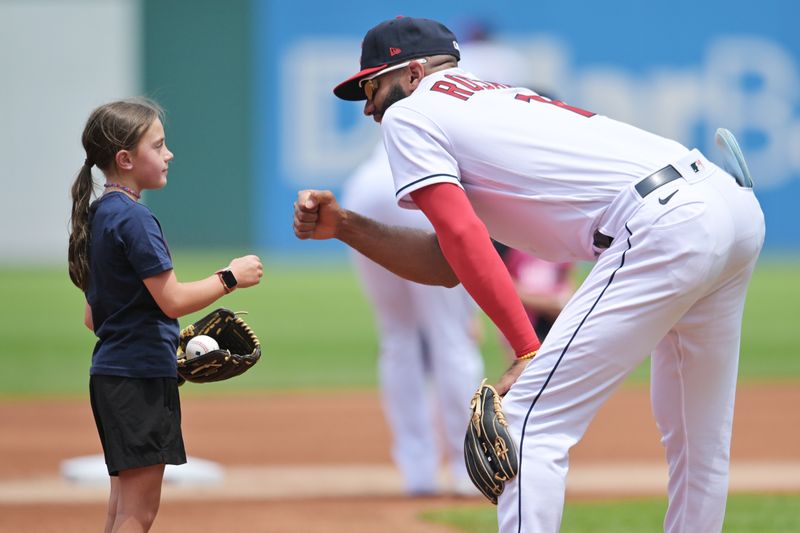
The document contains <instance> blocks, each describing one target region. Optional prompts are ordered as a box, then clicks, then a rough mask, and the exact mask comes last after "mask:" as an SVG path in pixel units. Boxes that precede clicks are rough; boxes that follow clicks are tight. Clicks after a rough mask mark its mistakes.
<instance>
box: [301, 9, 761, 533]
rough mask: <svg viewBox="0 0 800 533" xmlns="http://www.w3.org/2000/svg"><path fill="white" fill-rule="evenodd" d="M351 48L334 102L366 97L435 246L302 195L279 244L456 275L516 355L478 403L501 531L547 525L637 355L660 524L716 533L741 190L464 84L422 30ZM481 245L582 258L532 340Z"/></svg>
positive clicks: (576, 120)
mask: <svg viewBox="0 0 800 533" xmlns="http://www.w3.org/2000/svg"><path fill="white" fill-rule="evenodd" d="M361 54H362V55H361V70H360V71H359V72H358V73H357V74H355V75H353V76H351V77H350V78H349V79H347V80H346V81H344V82H343V83H341V84H340V85H338V86H337V87H336V88H335V89H334V93H335V94H336V95H337V96H339V97H340V98H344V99H348V100H366V103H365V105H364V113H365V114H366V115H367V116H371V117H372V118H373V119H374V120H376V121H378V122H380V123H381V125H382V127H381V128H382V132H383V138H384V143H385V146H386V149H387V153H388V154H389V161H390V163H391V167H392V174H393V177H394V182H395V189H396V197H397V200H398V202H399V203H400V204H401V205H404V206H408V207H417V208H419V209H421V210H422V211H423V212H424V213H425V214H426V216H427V217H428V219H429V220H430V221H431V223H432V225H433V227H434V229H435V234H426V233H425V232H424V231H420V230H417V231H409V230H406V229H402V228H394V227H387V226H384V225H381V224H378V223H376V222H375V221H373V220H371V219H369V218H366V217H363V216H360V215H358V214H356V213H353V212H352V211H347V210H344V209H342V208H341V207H339V205H338V203H337V202H336V199H335V197H334V196H333V195H332V194H331V193H330V192H329V191H313V190H306V191H301V192H300V193H299V194H298V199H297V203H296V204H295V234H296V235H297V236H298V237H299V238H301V239H308V238H314V239H325V238H338V239H340V240H341V241H343V242H345V243H346V244H348V245H350V246H351V247H353V248H355V249H357V250H358V251H360V252H361V253H363V254H364V255H366V256H367V257H370V258H371V259H373V260H375V261H377V262H379V263H381V264H382V265H384V266H386V267H387V268H389V269H391V270H393V271H394V272H396V273H398V274H399V275H402V276H404V277H406V278H408V279H413V280H416V281H422V282H425V283H439V284H444V285H453V284H456V283H458V282H459V281H460V282H461V283H462V284H463V285H464V287H465V288H466V289H467V291H468V292H469V293H470V294H471V295H472V297H473V298H474V299H475V301H476V302H477V303H478V305H480V306H481V308H483V310H484V311H485V312H486V313H487V315H488V316H489V317H490V318H491V319H492V320H493V321H494V322H495V324H497V326H498V327H499V329H500V330H501V331H502V332H503V334H504V335H505V337H506V338H507V340H508V341H509V343H510V344H511V346H512V347H513V348H514V351H515V353H516V354H517V357H518V359H517V360H516V361H514V362H513V363H512V365H511V367H510V368H509V369H508V370H507V371H506V373H505V374H504V375H503V376H502V377H501V379H500V381H499V382H498V384H497V389H498V392H499V393H500V394H504V393H505V399H504V400H503V408H504V411H506V415H507V420H508V423H509V426H510V431H511V434H512V436H513V437H514V438H515V439H516V442H517V445H518V450H519V457H520V464H519V474H518V475H517V477H516V478H514V479H513V480H512V481H510V482H508V483H507V484H506V487H505V491H504V492H503V493H502V495H501V496H500V498H499V502H498V523H499V527H500V530H501V531H536V532H541V531H557V530H558V529H559V525H560V521H561V513H562V507H563V499H564V483H565V477H566V474H567V469H568V453H569V449H570V448H571V447H572V446H573V445H575V443H577V442H578V441H579V440H580V438H581V437H582V436H583V434H584V432H585V430H586V427H587V426H588V424H589V422H590V421H591V419H592V417H593V416H594V415H595V413H596V412H597V410H598V409H599V408H600V406H601V405H602V404H603V402H604V401H605V400H606V399H607V398H608V397H609V395H610V394H611V393H612V392H613V391H614V390H615V389H616V387H617V386H618V385H619V384H620V383H621V382H622V381H623V380H624V378H625V376H626V375H627V374H628V373H629V372H630V371H631V370H632V369H634V368H635V367H636V366H637V365H638V364H639V363H640V362H641V361H642V360H643V359H644V358H645V357H646V356H647V354H648V353H651V354H652V369H651V375H652V383H651V387H652V390H651V395H652V404H653V412H654V414H655V418H656V422H657V425H658V428H659V430H660V431H661V434H662V442H663V444H664V447H665V450H666V457H667V461H668V463H669V485H668V492H669V507H668V510H667V513H666V517H665V521H664V529H665V530H666V531H670V532H676V531H702V532H711V531H720V529H721V528H722V523H723V518H724V514H725V501H726V493H727V486H728V466H729V449H730V437H731V425H732V420H733V405H734V395H735V388H736V375H737V366H738V364H737V363H738V354H739V340H740V333H741V320H742V311H743V307H744V300H745V292H746V289H747V285H748V283H749V280H750V277H751V274H752V271H753V268H754V266H755V263H756V259H757V257H758V254H759V252H760V250H761V246H762V244H763V240H764V218H763V213H762V211H761V208H760V206H759V204H758V201H757V200H756V198H755V196H754V194H753V191H752V189H751V188H750V187H749V184H750V182H749V180H747V179H745V178H746V176H737V177H734V176H732V175H731V174H728V173H727V172H725V171H724V170H722V169H721V168H719V167H718V166H717V165H715V164H713V163H712V162H710V161H709V160H708V159H706V157H705V156H704V155H703V154H702V153H700V152H699V151H698V150H696V149H688V148H686V147H684V146H682V145H681V144H679V143H677V142H675V141H672V140H669V139H665V138H663V137H660V136H658V135H654V134H652V133H648V132H646V131H642V130H640V129H638V128H635V127H633V126H630V125H628V124H624V123H621V122H618V121H615V120H612V119H611V118H608V117H605V116H601V115H597V114H595V113H592V112H591V111H588V110H584V109H581V108H578V107H573V106H571V105H568V104H566V103H564V102H560V101H557V100H550V99H547V98H544V97H542V96H539V95H538V94H536V93H535V92H533V91H531V90H528V89H525V88H520V87H509V86H507V85H505V84H503V83H501V82H498V81H496V80H482V79H481V78H480V76H479V74H478V73H475V74H473V73H470V72H466V71H463V70H461V69H459V68H458V59H459V50H458V43H457V42H456V40H455V38H454V37H453V35H452V33H451V32H450V31H449V30H448V29H447V28H446V27H444V26H443V25H441V24H440V23H437V22H435V21H431V20H425V19H414V18H398V19H393V20H389V21H385V22H383V23H381V24H379V25H378V26H376V27H375V28H373V29H371V30H370V31H369V32H368V33H367V35H366V37H365V38H364V42H363V48H362V52H361ZM737 178H739V179H738V180H737ZM489 235H491V236H492V237H494V238H495V239H497V240H498V241H500V242H502V243H504V244H506V245H508V246H511V247H514V248H518V249H521V250H524V251H528V252H531V253H533V254H535V255H537V256H539V257H541V258H543V259H548V260H552V261H573V260H591V259H595V260H596V263H595V265H594V267H593V269H592V270H591V272H590V273H589V274H588V276H587V278H586V280H585V281H584V282H583V284H582V285H581V287H580V288H579V289H578V290H577V292H576V293H575V295H574V296H573V297H572V299H570V301H569V303H568V304H567V305H566V307H565V308H564V310H563V311H562V312H561V314H560V315H559V317H558V318H557V319H556V321H555V324H554V325H553V328H552V329H551V330H550V333H549V334H548V336H547V338H546V339H545V342H544V344H543V345H541V346H540V344H539V340H538V339H537V338H536V335H535V333H534V332H533V329H532V327H531V325H530V322H529V321H528V319H527V317H526V315H525V311H524V309H523V307H522V304H521V303H520V300H519V298H518V297H517V296H516V294H515V293H514V286H513V284H512V282H511V279H510V277H509V274H508V271H507V270H506V269H505V267H504V266H503V263H502V261H501V260H500V258H499V257H498V255H497V253H496V252H495V250H494V248H493V247H492V244H491V240H490V237H489Z"/></svg>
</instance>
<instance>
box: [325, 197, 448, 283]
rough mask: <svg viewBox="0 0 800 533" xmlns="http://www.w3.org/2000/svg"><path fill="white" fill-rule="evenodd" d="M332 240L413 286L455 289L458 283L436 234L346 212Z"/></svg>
mask: <svg viewBox="0 0 800 533" xmlns="http://www.w3.org/2000/svg"><path fill="white" fill-rule="evenodd" d="M336 237H337V238H338V239H339V240H340V241H342V242H343V243H345V244H347V245H348V246H350V247H351V248H353V249H354V250H356V251H358V252H359V253H361V254H363V255H364V256H366V257H367V258H369V259H371V260H372V261H374V262H376V263H378V264H379V265H381V266H383V267H384V268H386V269H387V270H389V271H390V272H392V273H394V274H396V275H398V276H400V277H402V278H405V279H407V280H410V281H414V282H417V283H423V284H426V285H443V286H445V287H455V286H456V285H458V283H459V281H458V278H457V277H456V275H455V273H454V272H453V269H452V268H450V265H449V264H448V262H447V260H446V259H445V257H444V255H443V254H442V250H441V249H440V248H439V241H438V240H437V238H436V234H435V233H432V232H426V231H424V230H419V229H413V228H403V227H397V226H387V225H385V224H381V223H380V222H377V221H375V220H372V219H370V218H367V217H365V216H362V215H359V214H358V213H354V212H352V211H346V212H345V216H344V217H343V219H342V220H341V222H340V223H339V226H338V228H337V234H336Z"/></svg>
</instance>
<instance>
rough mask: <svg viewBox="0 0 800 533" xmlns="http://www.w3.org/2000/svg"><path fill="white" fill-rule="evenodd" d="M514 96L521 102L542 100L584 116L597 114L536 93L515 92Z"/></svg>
mask: <svg viewBox="0 0 800 533" xmlns="http://www.w3.org/2000/svg"><path fill="white" fill-rule="evenodd" d="M514 98H516V99H517V100H522V101H523V102H530V101H531V100H536V101H537V102H542V103H543V104H552V105H554V106H557V107H560V108H562V109H566V110H568V111H572V112H573V113H577V114H579V115H582V116H584V117H593V116H595V115H596V114H597V113H592V112H591V111H586V110H585V109H581V108H580V107H574V106H571V105H568V104H565V103H564V102H562V101H561V100H551V99H549V98H545V97H544V96H539V95H538V94H517V95H516V96H515V97H514Z"/></svg>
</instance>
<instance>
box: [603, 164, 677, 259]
mask: <svg viewBox="0 0 800 533" xmlns="http://www.w3.org/2000/svg"><path fill="white" fill-rule="evenodd" d="M682 177H683V176H681V173H680V172H678V170H677V169H676V168H675V167H673V166H672V165H667V166H665V167H664V168H662V169H661V170H656V171H655V172H653V173H652V174H650V175H649V176H647V177H646V178H644V179H643V180H642V181H640V182H639V183H637V184H636V185H634V188H635V189H636V192H637V193H639V196H641V197H642V198H644V197H645V196H647V195H648V194H650V193H651V192H653V191H654V190H656V189H658V188H659V187H661V186H662V185H666V184H667V183H669V182H670V181H675V180H676V179H678V178H682ZM612 242H614V237H609V236H608V235H604V234H602V233H600V232H599V231H595V232H594V239H593V243H594V246H595V248H600V249H601V250H605V249H606V248H608V247H609V246H611V243H612Z"/></svg>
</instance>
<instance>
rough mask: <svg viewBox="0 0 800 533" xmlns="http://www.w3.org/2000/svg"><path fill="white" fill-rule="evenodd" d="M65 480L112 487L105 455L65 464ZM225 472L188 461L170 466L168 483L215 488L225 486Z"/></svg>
mask: <svg viewBox="0 0 800 533" xmlns="http://www.w3.org/2000/svg"><path fill="white" fill-rule="evenodd" d="M60 471H61V477H62V478H64V479H66V480H67V481H72V482H73V483H80V484H87V485H93V484H100V483H106V484H107V483H108V477H109V476H108V469H107V468H106V463H105V459H104V457H103V455H102V454H99V455H84V456H81V457H74V458H72V459H66V460H64V461H61V468H60ZM224 477H225V471H224V469H223V468H222V467H221V466H220V465H219V464H218V463H215V462H213V461H208V460H206V459H198V458H196V457H187V458H186V464H183V465H166V467H165V468H164V482H165V483H174V484H176V485H213V484H216V483H221V482H222V480H223V478H224Z"/></svg>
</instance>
